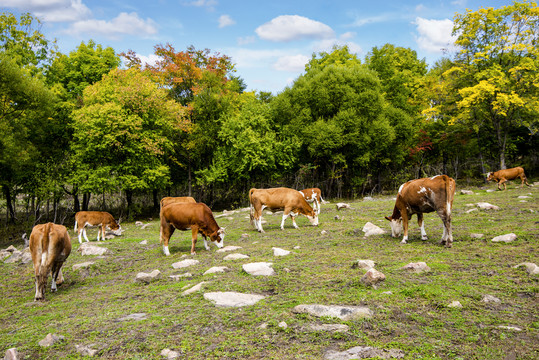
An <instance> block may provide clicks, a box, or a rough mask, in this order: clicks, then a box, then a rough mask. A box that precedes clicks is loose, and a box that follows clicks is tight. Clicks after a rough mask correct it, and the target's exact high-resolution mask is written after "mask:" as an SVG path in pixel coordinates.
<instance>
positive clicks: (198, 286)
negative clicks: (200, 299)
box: [182, 281, 206, 296]
mask: <svg viewBox="0 0 539 360" xmlns="http://www.w3.org/2000/svg"><path fill="white" fill-rule="evenodd" d="M205 283H206V282H205V281H202V282H199V283H198V284H196V285H195V286H193V287H192V288H190V289H187V290H185V291H184V292H182V295H183V296H185V295H189V294H192V293H194V292H197V291H200V289H202V285H204V284H205Z"/></svg>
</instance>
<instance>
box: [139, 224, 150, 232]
mask: <svg viewBox="0 0 539 360" xmlns="http://www.w3.org/2000/svg"><path fill="white" fill-rule="evenodd" d="M151 225H152V224H150V223H148V224H144V225H142V226H141V227H140V228H141V229H142V230H144V229H146V228H147V227H148V226H151Z"/></svg>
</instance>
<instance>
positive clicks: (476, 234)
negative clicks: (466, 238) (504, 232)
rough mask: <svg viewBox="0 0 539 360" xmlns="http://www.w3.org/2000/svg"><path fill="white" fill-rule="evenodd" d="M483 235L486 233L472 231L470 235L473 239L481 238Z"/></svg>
mask: <svg viewBox="0 0 539 360" xmlns="http://www.w3.org/2000/svg"><path fill="white" fill-rule="evenodd" d="M483 236H485V235H484V234H479V233H471V234H470V237H471V238H472V239H481V238H483Z"/></svg>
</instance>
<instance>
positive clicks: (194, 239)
mask: <svg viewBox="0 0 539 360" xmlns="http://www.w3.org/2000/svg"><path fill="white" fill-rule="evenodd" d="M191 233H192V245H191V255H195V254H196V252H195V244H196V243H197V236H198V226H196V225H193V226H191ZM205 241H206V237H204V242H205Z"/></svg>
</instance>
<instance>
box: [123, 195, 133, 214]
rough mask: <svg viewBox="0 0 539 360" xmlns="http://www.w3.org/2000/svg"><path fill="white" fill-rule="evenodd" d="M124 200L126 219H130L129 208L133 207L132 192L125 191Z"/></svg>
mask: <svg viewBox="0 0 539 360" xmlns="http://www.w3.org/2000/svg"><path fill="white" fill-rule="evenodd" d="M125 200H126V201H127V219H130V216H131V206H132V205H133V192H132V191H131V190H126V191H125Z"/></svg>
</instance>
